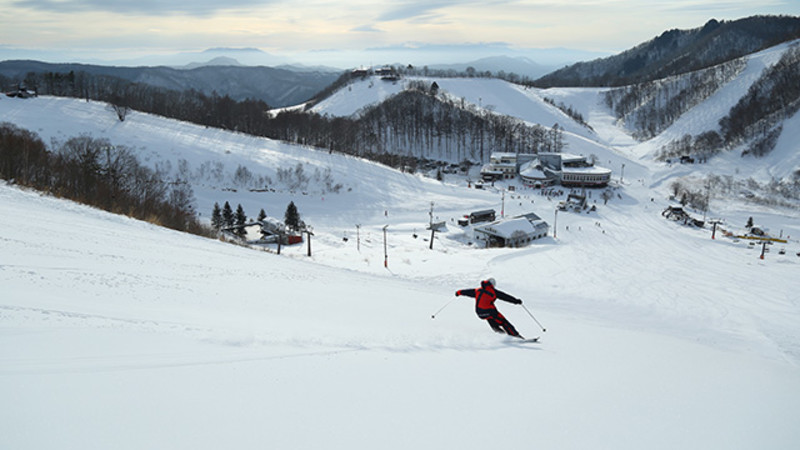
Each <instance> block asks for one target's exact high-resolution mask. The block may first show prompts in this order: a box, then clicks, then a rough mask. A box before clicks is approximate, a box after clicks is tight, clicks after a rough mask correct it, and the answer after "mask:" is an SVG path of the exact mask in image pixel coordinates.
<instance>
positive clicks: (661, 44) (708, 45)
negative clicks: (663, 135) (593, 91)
mask: <svg viewBox="0 0 800 450" xmlns="http://www.w3.org/2000/svg"><path fill="white" fill-rule="evenodd" d="M798 38H800V17H793V16H753V17H747V18H743V19H738V20H733V21H717V20H715V19H711V20H709V21H708V22H706V24H705V25H703V26H702V27H698V28H694V29H689V30H677V29H674V30H668V31H665V32H663V33H662V34H661V35H659V36H657V37H655V38H653V39H651V40H649V41H646V42H643V43H641V44H639V45H637V46H635V47H633V48H631V49H628V50H626V51H624V52H622V53H619V54H617V55H612V56H609V57H605V58H598V59H594V60H591V61H583V62H578V63H575V64H572V65H570V66H567V67H564V68H562V69H559V70H556V71H554V72H551V73H549V74H547V75H545V76H543V77H542V78H540V79H538V80H536V82H535V84H536V85H537V86H540V87H553V86H622V85H627V84H633V83H642V82H647V81H652V80H656V79H660V78H664V77H667V76H672V75H679V74H684V73H687V72H692V71H695V70H699V69H702V68H705V67H709V66H713V65H716V64H721V63H724V62H725V61H729V60H731V59H735V58H739V57H741V56H744V55H748V54H750V53H754V52H757V51H761V50H764V49H766V48H768V47H772V46H774V45H776V44H779V43H782V42H787V41H791V40H795V39H798Z"/></svg>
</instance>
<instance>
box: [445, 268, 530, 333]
mask: <svg viewBox="0 0 800 450" xmlns="http://www.w3.org/2000/svg"><path fill="white" fill-rule="evenodd" d="M462 295H463V296H466V297H475V313H476V314H477V315H478V317H480V318H481V319H483V320H485V321H486V322H487V323H488V324H489V326H490V327H492V330H494V331H495V332H497V333H506V334H508V335H510V336H514V337H516V338H520V339H524V338H523V337H522V336H521V335H520V334H519V333H518V332H517V330H516V328H514V325H511V322H509V321H508V319H506V318H505V317H504V316H503V315H502V314H500V311H498V310H497V308H496V307H495V306H494V302H495V300H497V299H500V300H504V301H507V302H509V303H513V304H515V305H521V304H522V300H520V299H518V298H516V297H514V296H511V295H509V294H506V293H505V292H503V291H501V290H499V289H496V288H495V281H494V278H489V279H488V280H484V281H481V287H480V288H478V289H461V290H458V291H456V296H457V297H458V296H462Z"/></svg>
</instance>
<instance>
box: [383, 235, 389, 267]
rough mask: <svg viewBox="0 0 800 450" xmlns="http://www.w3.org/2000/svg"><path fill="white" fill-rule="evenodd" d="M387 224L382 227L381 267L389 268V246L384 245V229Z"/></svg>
mask: <svg viewBox="0 0 800 450" xmlns="http://www.w3.org/2000/svg"><path fill="white" fill-rule="evenodd" d="M387 228H389V225H384V227H383V267H386V268H387V269H388V268H389V247H388V246H387V245H386V229H387Z"/></svg>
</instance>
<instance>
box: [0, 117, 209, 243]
mask: <svg viewBox="0 0 800 450" xmlns="http://www.w3.org/2000/svg"><path fill="white" fill-rule="evenodd" d="M0 178H2V179H4V180H8V181H11V182H13V183H16V184H18V185H21V186H27V187H31V188H34V189H37V190H39V191H44V192H48V193H50V194H53V195H55V196H57V197H61V198H66V199H69V200H73V201H77V202H80V203H84V204H88V205H91V206H94V207H97V208H100V209H104V210H106V211H109V212H113V213H115V214H124V215H127V216H130V217H133V218H136V219H141V220H146V221H149V222H152V223H155V224H158V225H161V226H165V227H168V228H172V229H175V230H179V231H188V232H191V233H195V234H201V235H208V230H207V229H206V228H205V227H204V226H203V225H201V224H200V223H199V221H198V220H197V218H196V217H195V210H194V202H195V199H194V193H193V191H192V188H191V186H190V185H189V184H188V183H187V182H185V181H184V180H181V179H179V178H176V179H173V180H171V181H165V180H164V174H162V173H160V172H158V171H156V170H153V169H150V168H148V167H146V166H143V165H141V164H140V163H139V161H138V160H137V158H136V156H135V155H134V154H133V153H132V152H131V151H130V150H129V149H127V148H126V147H124V146H114V145H111V143H110V142H109V141H108V140H107V139H95V138H92V137H89V136H78V137H73V138H70V139H68V140H67V141H66V142H63V143H61V144H60V145H58V146H57V148H56V149H55V150H53V151H50V150H48V149H47V146H46V145H45V144H44V142H42V140H41V138H40V137H39V136H38V135H37V134H35V133H33V132H30V131H28V130H23V129H21V128H18V127H16V126H15V125H12V124H9V123H1V124H0Z"/></svg>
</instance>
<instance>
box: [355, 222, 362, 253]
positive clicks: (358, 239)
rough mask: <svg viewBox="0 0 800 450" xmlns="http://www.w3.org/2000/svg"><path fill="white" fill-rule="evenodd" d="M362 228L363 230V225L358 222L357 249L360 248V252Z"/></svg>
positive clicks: (359, 249)
mask: <svg viewBox="0 0 800 450" xmlns="http://www.w3.org/2000/svg"><path fill="white" fill-rule="evenodd" d="M360 230H361V225H360V224H356V250H358V252H359V253H360V252H361V233H360Z"/></svg>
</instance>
